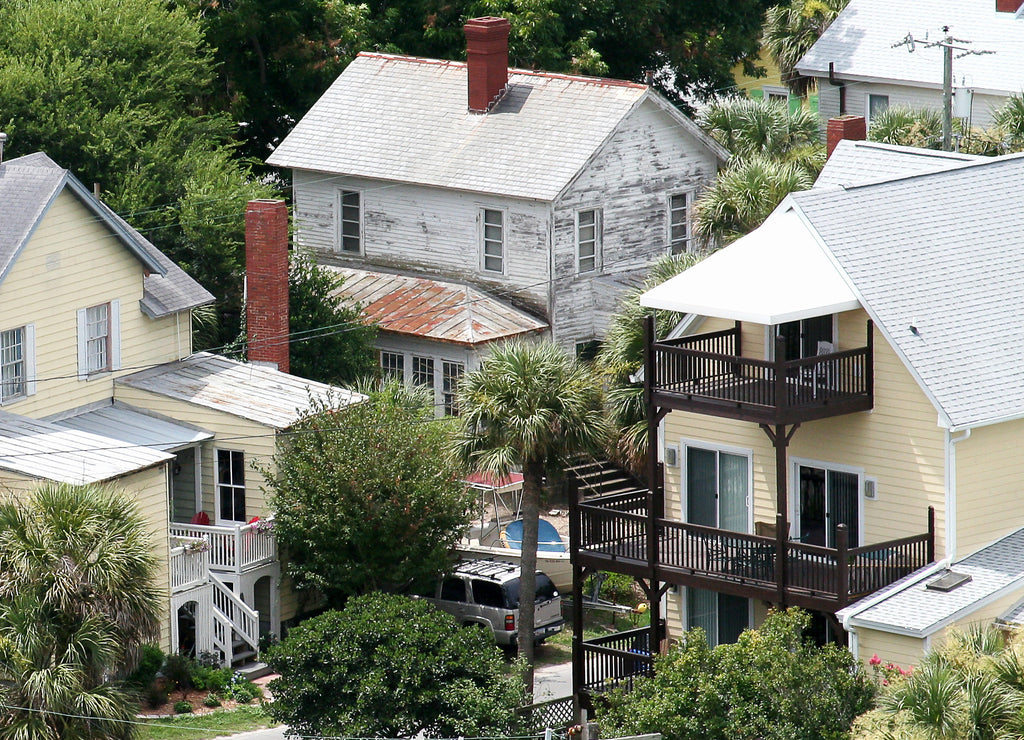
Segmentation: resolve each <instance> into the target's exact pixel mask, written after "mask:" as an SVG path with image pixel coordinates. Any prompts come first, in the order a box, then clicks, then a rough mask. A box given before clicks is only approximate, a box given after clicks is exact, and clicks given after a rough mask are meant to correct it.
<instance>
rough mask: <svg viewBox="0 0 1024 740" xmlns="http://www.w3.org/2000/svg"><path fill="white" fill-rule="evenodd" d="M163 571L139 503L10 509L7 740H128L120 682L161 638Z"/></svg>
mask: <svg viewBox="0 0 1024 740" xmlns="http://www.w3.org/2000/svg"><path fill="white" fill-rule="evenodd" d="M156 568H157V564H156V560H155V559H154V557H153V543H152V541H151V538H150V535H149V531H148V529H147V526H146V523H145V521H144V520H143V519H142V517H141V516H140V515H139V513H138V511H137V509H136V506H135V503H134V501H133V500H132V499H131V498H129V497H128V496H127V495H124V494H117V493H114V492H111V491H109V490H106V489H103V488H100V487H97V486H72V485H67V484H60V485H57V484H53V485H47V486H43V487H42V488H39V489H38V490H36V491H34V492H32V493H29V494H25V495H24V496H23V497H22V498H20V499H18V500H9V501H6V502H4V503H3V504H0V702H2V703H3V704H4V705H5V707H6V708H5V709H4V710H3V711H0V738H18V739H23V740H36V739H38V740H51V739H52V740H59V739H63V738H82V739H85V738H97V739H98V738H129V737H132V736H134V729H133V727H134V726H133V725H132V724H130V720H132V719H133V718H134V715H135V703H134V701H133V697H132V695H131V694H130V693H128V692H126V691H125V690H124V689H123V687H122V686H121V685H120V684H119V683H118V682H117V680H116V677H117V676H119V675H125V673H126V672H127V671H128V670H129V669H130V668H132V667H134V661H135V660H136V651H137V649H138V647H139V646H140V645H141V644H142V643H143V642H145V641H148V640H152V639H156V638H157V637H159V629H158V618H159V609H160V607H159V604H160V596H159V592H158V590H157V589H156V587H155V584H154V579H155V575H156Z"/></svg>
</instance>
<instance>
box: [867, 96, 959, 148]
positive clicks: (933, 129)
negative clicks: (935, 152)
mask: <svg viewBox="0 0 1024 740" xmlns="http://www.w3.org/2000/svg"><path fill="white" fill-rule="evenodd" d="M868 139H869V140H871V141H878V142H881V143H883V144H898V145H900V146H915V147H919V148H921V149H939V148H940V147H941V146H942V117H941V116H940V115H939V112H938V111H936V110H932V109H930V108H911V107H910V106H906V105H893V106H890V107H889V108H887V109H885V110H884V111H882V112H881V113H878V114H876V115H875V116H874V117H872V119H871V128H870V130H869V131H868Z"/></svg>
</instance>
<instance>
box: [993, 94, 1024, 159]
mask: <svg viewBox="0 0 1024 740" xmlns="http://www.w3.org/2000/svg"><path fill="white" fill-rule="evenodd" d="M995 124H996V130H997V131H998V132H999V134H1000V135H1001V137H1002V139H1003V141H1004V142H1005V144H1006V145H1007V147H1008V148H1009V151H1011V152H1019V151H1024V94H1022V93H1016V94H1014V95H1011V96H1010V97H1009V98H1007V100H1006V103H1004V104H1003V106H1002V107H1001V108H1000V109H999V110H998V111H996V114H995Z"/></svg>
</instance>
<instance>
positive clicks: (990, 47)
mask: <svg viewBox="0 0 1024 740" xmlns="http://www.w3.org/2000/svg"><path fill="white" fill-rule="evenodd" d="M943 26H949V29H950V33H951V34H952V36H953V37H954V38H956V39H964V40H967V41H970V42H971V43H970V44H960V45H961V46H967V47H969V48H973V49H977V50H979V51H982V50H985V51H994V52H995V54H985V55H980V56H979V55H969V56H965V57H961V58H958V59H956V60H955V61H954V62H953V72H954V76H955V78H956V82H957V83H958V84H959V83H961V81H963V83H964V84H965V85H966V86H967V87H970V88H973V89H975V90H979V91H983V92H992V93H996V94H1003V95H1010V94H1013V93H1019V92H1020V91H1021V88H1022V87H1024V18H1017V17H1015V15H1014V14H1013V13H997V12H996V0H929V2H894V0H850V3H849V4H848V5H847V6H846V8H845V9H844V10H843V12H841V13H840V14H839V16H838V17H837V18H836V19H835V20H834V21H832V24H831V25H830V26H829V27H828V29H827V30H826V31H825V32H824V33H823V34H822V35H821V37H820V38H819V39H818V41H817V42H816V43H815V44H814V46H812V47H811V49H810V51H808V52H807V54H805V55H804V57H803V58H802V59H801V60H800V62H799V63H798V64H797V70H798V71H799V72H800V73H801V74H804V75H809V76H818V77H826V76H828V65H829V62H833V63H834V64H835V73H836V75H837V76H838V77H839V78H841V79H847V80H850V79H853V80H856V79H862V80H870V81H875V80H896V81H901V82H905V83H910V84H916V85H919V86H924V87H931V88H936V89H941V87H942V54H943V50H942V49H941V48H938V47H934V48H930V49H927V48H924V47H923V44H922V43H921V42H922V41H925V40H927V41H937V40H939V39H940V38H942V37H943V36H944V35H945V34H944V33H943V31H942V27H943ZM908 33H909V34H913V36H914V38H915V39H917V40H918V43H917V44H916V48H915V51H914V53H913V54H911V53H909V51H908V47H907V46H899V47H896V48H893V44H896V43H898V42H900V41H901V40H903V39H904V38H905V37H906V35H907V34H908Z"/></svg>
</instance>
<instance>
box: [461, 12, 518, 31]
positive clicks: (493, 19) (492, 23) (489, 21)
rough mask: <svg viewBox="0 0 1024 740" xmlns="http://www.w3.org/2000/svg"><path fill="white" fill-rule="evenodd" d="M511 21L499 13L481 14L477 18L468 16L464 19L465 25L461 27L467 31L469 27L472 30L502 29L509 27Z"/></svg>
mask: <svg viewBox="0 0 1024 740" xmlns="http://www.w3.org/2000/svg"><path fill="white" fill-rule="evenodd" d="M511 27H512V23H511V22H510V21H509V19H508V18H502V17H501V16H499V15H482V16H480V17H479V18H470V19H469V20H468V21H466V25H465V26H464V27H463V29H464V30H466V31H469V30H470V29H471V28H472V29H474V30H477V29H479V30H481V31H482V30H488V31H496V30H504V29H506V28H511Z"/></svg>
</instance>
